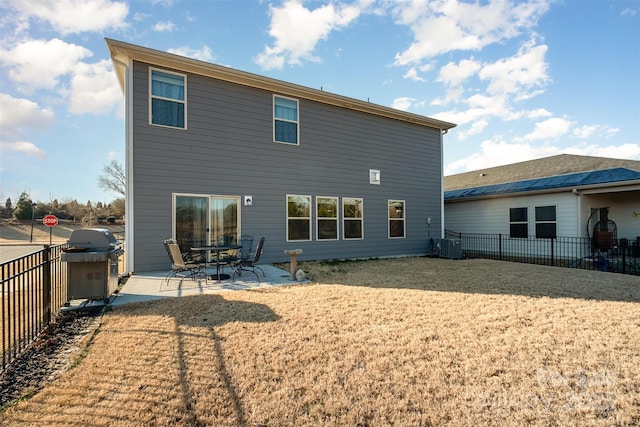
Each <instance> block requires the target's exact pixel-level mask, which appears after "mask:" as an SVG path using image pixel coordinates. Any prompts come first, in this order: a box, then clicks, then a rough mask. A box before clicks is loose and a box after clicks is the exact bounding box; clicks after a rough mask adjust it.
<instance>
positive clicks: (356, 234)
mask: <svg viewBox="0 0 640 427" xmlns="http://www.w3.org/2000/svg"><path fill="white" fill-rule="evenodd" d="M362 208H363V200H362V199H359V198H352V197H343V198H342V234H343V237H344V239H362V237H363V230H362Z"/></svg>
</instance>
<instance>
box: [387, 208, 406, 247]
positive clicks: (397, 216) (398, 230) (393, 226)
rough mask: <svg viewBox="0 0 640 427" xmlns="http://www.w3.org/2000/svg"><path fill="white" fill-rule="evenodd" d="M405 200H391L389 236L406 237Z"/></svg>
mask: <svg viewBox="0 0 640 427" xmlns="http://www.w3.org/2000/svg"><path fill="white" fill-rule="evenodd" d="M404 231H405V228H404V200H389V237H390V238H398V237H404Z"/></svg>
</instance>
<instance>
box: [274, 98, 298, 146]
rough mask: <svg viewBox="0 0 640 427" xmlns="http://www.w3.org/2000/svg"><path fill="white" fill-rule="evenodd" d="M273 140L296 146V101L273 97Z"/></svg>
mask: <svg viewBox="0 0 640 427" xmlns="http://www.w3.org/2000/svg"><path fill="white" fill-rule="evenodd" d="M273 140H274V141H275V142H286V143H287V144H298V100H296V99H291V98H283V97H281V96H275V95H274V97H273Z"/></svg>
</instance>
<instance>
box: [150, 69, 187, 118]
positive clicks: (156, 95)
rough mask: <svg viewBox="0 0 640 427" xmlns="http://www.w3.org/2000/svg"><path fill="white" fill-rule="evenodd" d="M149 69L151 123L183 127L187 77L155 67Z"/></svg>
mask: <svg viewBox="0 0 640 427" xmlns="http://www.w3.org/2000/svg"><path fill="white" fill-rule="evenodd" d="M150 71H151V73H150V75H151V77H150V79H149V80H150V86H151V87H150V90H149V93H150V95H151V100H150V102H149V104H150V105H149V110H150V121H151V124H154V125H161V126H170V127H175V128H182V129H185V128H186V126H185V122H186V120H185V117H186V102H185V100H186V81H187V77H186V76H185V75H183V74H175V73H169V72H167V71H160V70H155V69H150Z"/></svg>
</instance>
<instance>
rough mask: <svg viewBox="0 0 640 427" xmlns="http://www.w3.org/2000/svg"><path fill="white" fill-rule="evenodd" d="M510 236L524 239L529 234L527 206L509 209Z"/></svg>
mask: <svg viewBox="0 0 640 427" xmlns="http://www.w3.org/2000/svg"><path fill="white" fill-rule="evenodd" d="M509 236H510V237H515V238H524V239H526V238H527V237H528V236H529V222H528V209H527V208H511V209H509Z"/></svg>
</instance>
